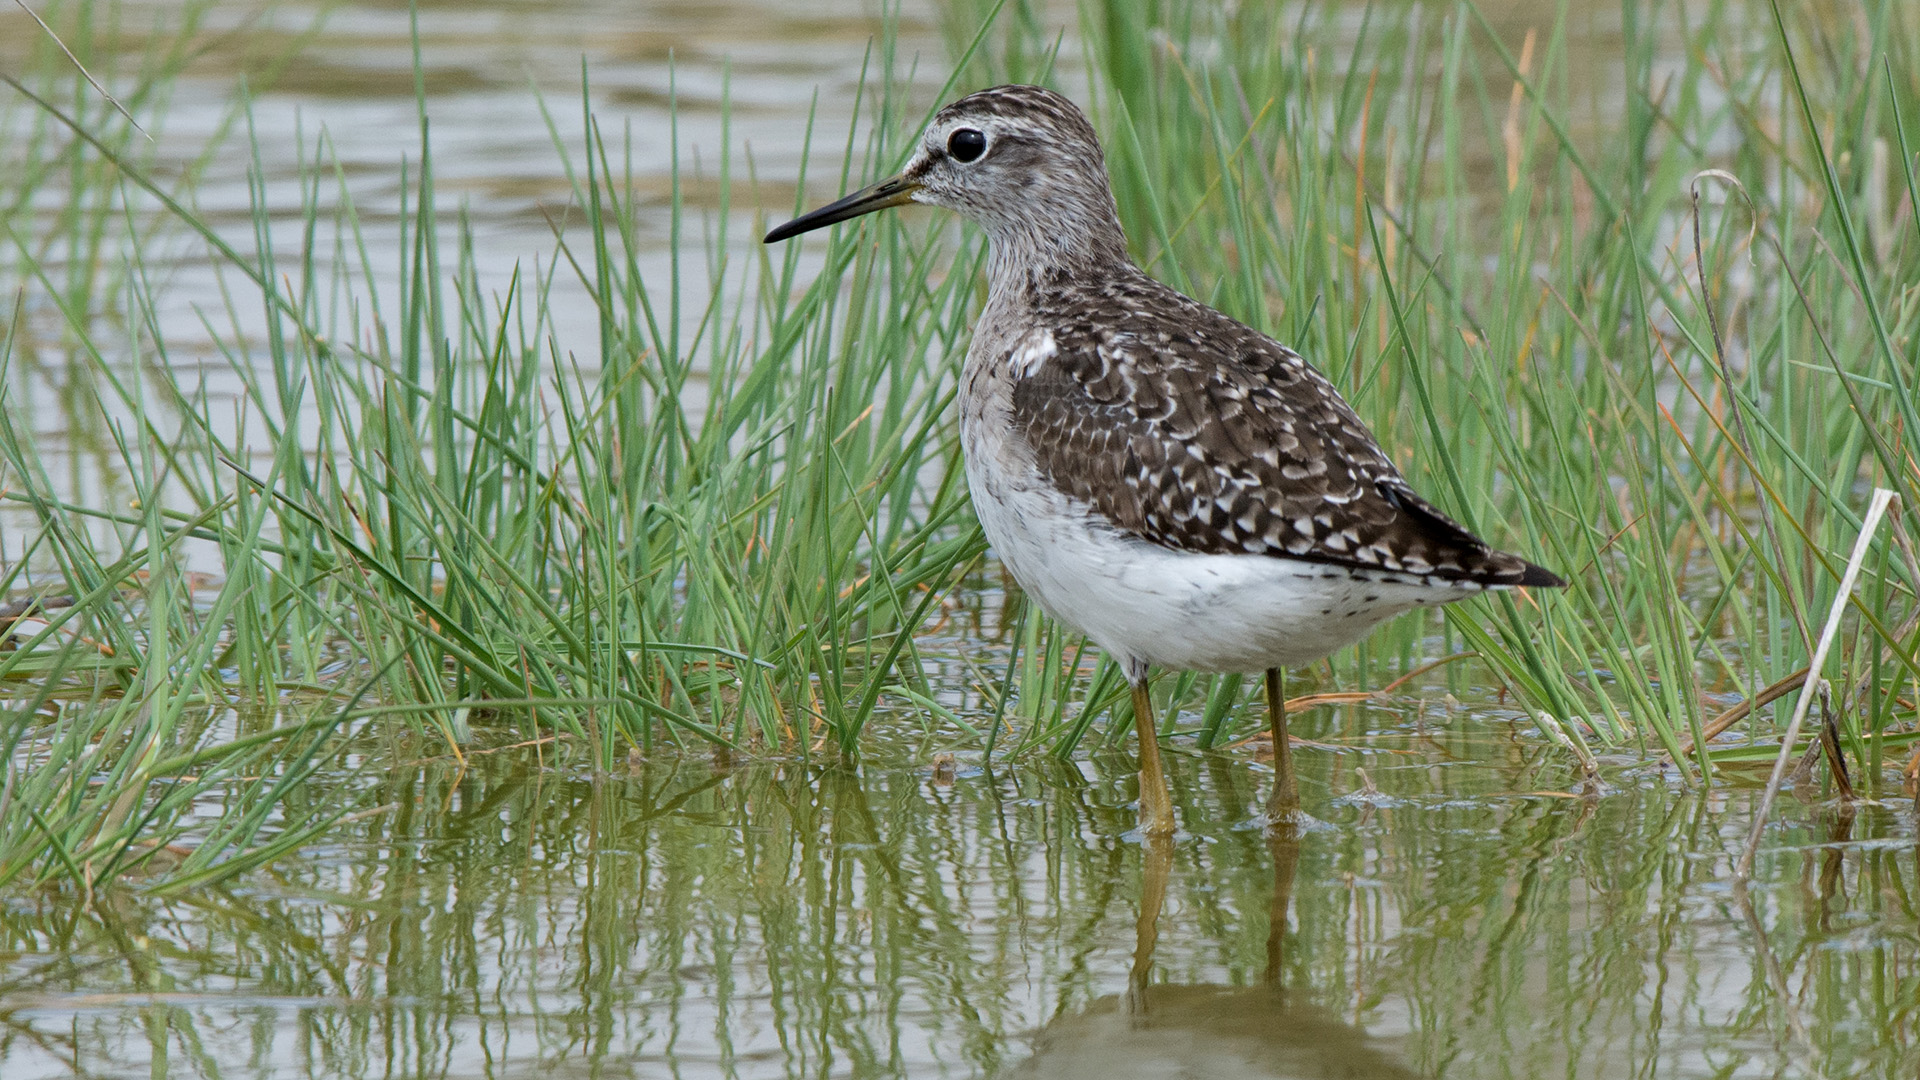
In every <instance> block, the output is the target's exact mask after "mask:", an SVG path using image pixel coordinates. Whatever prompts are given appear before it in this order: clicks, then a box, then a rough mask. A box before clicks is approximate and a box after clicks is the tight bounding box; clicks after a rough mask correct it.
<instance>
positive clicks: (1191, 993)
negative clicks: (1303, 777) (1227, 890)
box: [1004, 827, 1420, 1080]
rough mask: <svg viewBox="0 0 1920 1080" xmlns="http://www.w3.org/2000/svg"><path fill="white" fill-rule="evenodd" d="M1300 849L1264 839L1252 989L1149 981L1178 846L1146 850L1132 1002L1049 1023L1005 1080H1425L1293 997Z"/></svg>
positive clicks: (1276, 832)
mask: <svg viewBox="0 0 1920 1080" xmlns="http://www.w3.org/2000/svg"><path fill="white" fill-rule="evenodd" d="M1300 842H1301V841H1300V836H1299V834H1298V832H1297V831H1296V830H1295V829H1293V828H1291V827H1281V828H1276V829H1272V830H1270V831H1269V834H1268V836H1267V852H1268V857H1269V858H1270V859H1271V860H1272V863H1273V895H1272V903H1271V904H1270V905H1269V907H1268V911H1267V948H1266V954H1267V963H1266V969H1265V971H1264V972H1263V973H1262V977H1261V980H1260V981H1259V982H1257V983H1255V984H1253V985H1251V986H1208V985H1194V986H1181V985H1175V984H1170V983H1155V982H1154V981H1153V980H1152V970H1153V958H1154V951H1155V948H1156V946H1157V945H1158V944H1159V936H1160V927H1159V923H1160V917H1161V912H1162V909H1163V907H1164V906H1165V902H1166V892H1167V884H1168V878H1169V876H1170V874H1171V872H1172V868H1173V845H1172V843H1171V842H1170V841H1167V840H1164V839H1159V840H1151V841H1148V842H1147V845H1146V850H1145V853H1144V858H1143V860H1142V864H1141V877H1142V882H1141V889H1140V914H1139V917H1138V919H1137V920H1136V922H1135V924H1134V947H1133V963H1132V966H1131V967H1130V968H1129V969H1128V973H1127V989H1126V992H1125V993H1124V994H1121V995H1116V996H1110V997H1105V998H1101V999H1100V1000H1098V1001H1096V1002H1094V1003H1093V1005H1092V1006H1091V1007H1090V1008H1088V1009H1086V1010H1085V1011H1084V1012H1081V1013H1078V1014H1075V1015H1073V1016H1070V1017H1066V1018H1063V1019H1061V1020H1057V1021H1055V1022H1054V1023H1052V1024H1049V1025H1048V1026H1047V1028H1046V1030H1045V1031H1044V1032H1042V1033H1041V1034H1040V1036H1039V1037H1038V1038H1037V1039H1036V1040H1035V1044H1036V1045H1035V1053H1034V1055H1033V1056H1032V1057H1031V1058H1029V1059H1027V1060H1026V1061H1023V1062H1021V1063H1020V1064H1018V1065H1016V1066H1015V1067H1013V1068H1012V1069H1010V1070H1008V1071H1007V1072H1006V1073H1005V1074H1004V1076H1005V1077H1006V1080H1016V1078H1022V1077H1027V1078H1035V1080H1039V1078H1061V1080H1071V1078H1086V1080H1124V1078H1128V1077H1165V1076H1205V1077H1216V1078H1219V1080H1254V1078H1267V1080H1281V1078H1291V1080H1315V1078H1319V1080H1327V1078H1334V1077H1347V1078H1352V1077H1370V1078H1375V1080H1398V1078H1401V1077H1414V1076H1418V1075H1420V1074H1419V1073H1416V1072H1414V1071H1412V1070H1410V1069H1409V1068H1407V1067H1406V1065H1405V1064H1403V1063H1402V1062H1401V1061H1400V1059H1399V1057H1398V1055H1397V1054H1396V1053H1394V1051H1393V1050H1392V1048H1391V1047H1389V1046H1387V1045H1386V1044H1385V1042H1384V1041H1383V1040H1380V1039H1376V1038H1374V1037H1373V1036H1371V1035H1369V1034H1368V1032H1367V1031H1366V1029H1365V1028H1363V1027H1361V1026H1359V1025H1356V1024H1353V1023H1350V1022H1349V1021H1347V1020H1345V1019H1343V1018H1342V1017H1340V1016H1339V1015H1337V1014H1335V1013H1334V1012H1333V1011H1331V1010H1329V1009H1326V1008H1322V1007H1320V1006H1317V1005H1314V1004H1312V1003H1311V1000H1312V995H1311V991H1310V990H1308V991H1307V992H1301V993H1290V992H1289V991H1288V989H1287V987H1286V945H1287V936H1288V933H1289V925H1288V920H1289V917H1290V915H1291V908H1292V906H1293V879H1294V872H1295V870H1296V868H1297V867H1298V865H1299V861H1300Z"/></svg>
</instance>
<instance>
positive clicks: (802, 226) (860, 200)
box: [761, 175, 920, 244]
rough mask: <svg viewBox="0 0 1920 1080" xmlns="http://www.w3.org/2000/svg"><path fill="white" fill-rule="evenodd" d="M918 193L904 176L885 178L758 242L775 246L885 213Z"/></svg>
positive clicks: (918, 188)
mask: <svg viewBox="0 0 1920 1080" xmlns="http://www.w3.org/2000/svg"><path fill="white" fill-rule="evenodd" d="M919 190H920V182H919V181H918V180H910V179H908V178H907V177H906V176H904V175H902V176H894V177H889V178H888V179H885V180H882V181H880V182H879V183H877V184H875V185H873V186H872V187H869V188H861V189H860V190H859V191H856V192H854V193H853V194H851V195H849V196H847V197H846V198H844V199H841V200H840V201H839V202H831V203H828V204H827V205H825V206H823V207H821V208H820V209H818V210H815V211H812V212H811V213H806V214H801V215H800V216H799V217H797V218H794V219H793V220H792V221H789V222H787V223H786V224H785V225H781V226H778V227H776V228H775V229H773V230H772V231H771V232H769V233H767V236H766V239H765V240H762V241H761V243H763V244H777V243H779V242H780V241H782V240H785V239H787V238H788V237H791V236H799V235H800V234H801V233H803V232H812V231H813V230H815V229H824V228H826V227H827V226H829V225H832V224H834V223H835V222H840V221H845V220H847V219H848V218H857V217H859V216H860V215H862V214H871V213H873V212H874V211H875V210H885V209H886V208H887V207H889V206H900V205H903V204H905V203H910V202H912V201H913V193H914V192H916V191H919Z"/></svg>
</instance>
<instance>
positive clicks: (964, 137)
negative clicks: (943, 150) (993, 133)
mask: <svg viewBox="0 0 1920 1080" xmlns="http://www.w3.org/2000/svg"><path fill="white" fill-rule="evenodd" d="M986 152H987V137H986V135H985V134H984V133H982V132H979V131H975V130H974V129H973V128H961V129H960V130H959V131H956V132H954V133H953V134H951V135H949V136H947V153H949V154H952V155H953V160H955V161H958V162H961V163H963V164H964V163H965V162H969V161H972V160H973V159H975V158H977V157H979V156H980V155H981V154H984V153H986Z"/></svg>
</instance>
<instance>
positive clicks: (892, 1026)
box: [0, 709, 1920, 1080]
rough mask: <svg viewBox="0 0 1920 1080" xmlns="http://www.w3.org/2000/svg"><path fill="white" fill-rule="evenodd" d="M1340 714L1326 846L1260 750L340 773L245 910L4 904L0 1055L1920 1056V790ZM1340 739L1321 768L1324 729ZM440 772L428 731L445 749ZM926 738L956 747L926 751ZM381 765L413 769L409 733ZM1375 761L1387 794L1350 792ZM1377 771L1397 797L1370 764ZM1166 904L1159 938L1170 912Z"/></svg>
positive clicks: (125, 1058) (997, 1066) (815, 1071)
mask: <svg viewBox="0 0 1920 1080" xmlns="http://www.w3.org/2000/svg"><path fill="white" fill-rule="evenodd" d="M1445 719H1446V720H1447V726H1446V727H1444V728H1441V727H1437V726H1435V727H1426V726H1422V725H1419V724H1415V723H1411V722H1409V721H1407V720H1406V719H1405V714H1404V712H1401V711H1393V710H1380V709H1365V710H1351V709H1348V710H1340V711H1338V712H1327V711H1324V710H1323V711H1322V712H1321V713H1320V714H1317V715H1316V716H1315V717H1314V718H1313V719H1310V720H1309V721H1308V722H1306V723H1303V724H1301V725H1300V728H1301V731H1302V733H1303V734H1305V735H1307V736H1310V737H1312V738H1313V739H1315V740H1316V741H1320V742H1323V743H1326V744H1327V745H1325V746H1321V747H1312V746H1309V747H1303V748H1302V749H1301V750H1300V751H1299V752H1298V755H1297V756H1298V758H1299V760H1300V761H1301V768H1302V770H1303V781H1304V788H1305V795H1306V799H1307V803H1308V806H1309V808H1310V809H1311V810H1312V812H1313V813H1314V814H1315V815H1316V816H1317V817H1318V818H1319V819H1320V822H1321V824H1320V825H1319V826H1317V827H1315V828H1312V829H1310V830H1308V831H1307V832H1305V833H1304V834H1302V835H1299V836H1297V837H1295V838H1292V839H1286V838H1275V837H1271V836H1268V835H1266V834H1265V833H1263V832H1262V831H1261V830H1260V829H1258V828H1254V827H1251V825H1250V821H1251V817H1252V815H1253V813H1254V812H1255V811H1256V810H1257V809H1258V807H1259V805H1260V804H1261V801H1262V799H1263V797H1264V794H1265V783H1266V780H1267V776H1268V773H1267V770H1266V769H1265V768H1264V767H1261V766H1258V765H1255V764H1253V763H1252V755H1251V753H1250V751H1249V750H1247V749H1245V748H1242V749H1240V750H1236V751H1231V752H1227V753H1213V754H1203V753H1198V752H1191V751H1180V750H1178V749H1176V751H1175V752H1174V753H1173V754H1172V755H1171V769H1172V777H1173V782H1174V789H1175V799H1176V805H1177V806H1178V807H1179V809H1180V812H1181V818H1182V823H1183V829H1184V831H1183V833H1182V835H1181V836H1180V837H1179V838H1178V839H1177V841H1176V842H1174V843H1173V844H1172V845H1170V846H1167V847H1150V846H1143V845H1142V844H1140V843H1138V842H1135V841H1134V840H1133V839H1131V838H1130V837H1129V836H1128V835H1127V831H1128V829H1129V827H1130V825H1131V823H1132V811H1131V809H1130V806H1129V802H1130V800H1131V798H1132V796H1133V780H1132V773H1131V761H1130V759H1128V758H1125V757H1123V756H1120V755H1096V756H1095V757H1094V758H1093V759H1092V760H1088V761H1081V762H1074V763H1053V762H1030V763H1025V764H1022V765H1017V766H1007V767H995V768H994V769H991V770H987V769H982V768H979V767H978V766H977V765H969V764H967V763H966V762H964V761H962V762H960V763H958V764H957V765H956V766H955V768H954V769H953V771H952V772H948V771H947V770H946V769H945V768H939V769H936V768H933V767H929V766H924V765H923V766H899V767H886V766H870V767H866V768H863V769H859V770H848V769H842V768H826V767H817V766H810V765H807V764H805V763H801V762H797V761H790V762H760V763H753V764H747V765H741V766H737V767H727V766H726V765H724V764H719V763H715V762H714V761H712V760H710V759H707V758H705V757H698V758H692V757H690V758H685V759H670V760H660V761H652V762H646V763H642V764H637V765H636V766H635V767H634V768H633V769H632V770H631V771H630V773H628V774H624V775H617V776H605V777H600V778H597V779H596V778H594V777H592V776H588V775H583V774H581V773H580V772H578V771H577V770H574V769H571V768H570V767H568V766H567V765H566V764H565V763H564V762H559V763H556V762H555V761H554V760H553V757H552V755H553V754H554V753H555V751H554V749H553V747H551V746H548V747H545V748H542V749H541V751H540V755H541V757H543V758H544V761H542V760H536V757H535V754H534V752H533V751H528V750H516V751H511V752H503V753H498V754H491V755H477V756H475V757H473V758H472V759H471V761H470V763H469V766H468V767H466V768H465V769H462V768H460V767H459V766H458V765H457V764H456V763H454V762H452V761H450V760H446V759H444V758H441V759H437V760H426V761H421V762H417V763H415V764H412V765H409V766H405V767H401V768H397V769H392V770H387V769H384V768H382V769H380V770H377V771H373V772H371V773H370V774H369V775H363V776H341V777H335V778H332V779H330V780H328V781H326V782H325V783H323V784H322V785H321V788H322V789H323V790H324V789H326V788H330V787H332V786H333V785H334V784H340V785H348V786H352V787H355V788H357V789H358V792H357V805H360V806H362V807H364V808H366V809H368V810H372V811H373V812H372V813H367V814H364V816H360V817H357V818H355V819H353V820H350V821H348V822H344V823H342V824H341V825H340V826H338V827H337V828H336V829H334V830H333V831H332V833H331V834H330V836H329V838H328V840H327V841H326V842H325V843H324V844H322V845H319V846H316V847H313V848H310V849H308V850H307V851H305V852H303V853H302V855H301V856H300V857H299V858H296V859H291V860H287V861H286V862H284V863H283V864H282V865H281V866H279V867H278V868H277V869H276V870H274V871H273V872H271V873H267V874H262V875H257V876H256V877H254V878H252V879H249V880H248V882H247V883H246V884H245V886H244V887H240V888H234V889H231V890H226V891H220V892H212V893H205V894H198V895H193V896H189V897H183V898H179V899H174V900H167V901H162V900H151V899H140V898H135V897H131V896H128V895H127V894H126V893H124V892H122V893H120V894H117V895H116V896H115V897H114V898H111V899H105V900H102V901H100V902H98V903H97V904H95V905H94V906H93V907H91V908H82V907H77V906H75V905H74V903H73V902H72V901H71V900H70V899H67V898H55V897H52V896H46V897H39V898H35V897H15V898H14V899H12V900H11V901H9V902H8V904H7V906H6V907H5V908H4V909H3V910H0V972H3V973H4V974H0V1072H4V1074H5V1076H6V1077H7V1078H8V1080H16V1078H20V1080H37V1078H41V1077H65V1076H86V1077H131V1076H158V1075H177V1076H247V1077H296V1076H314V1075H318V1076H341V1077H372V1076H408V1077H420V1076H426V1077H523V1076H535V1075H542V1076H555V1077H570V1076H618V1077H626V1076H634V1077H651V1076H687V1077H706V1076H727V1077H802V1076H808V1077H812V1076H836V1077H837V1076H913V1077H925V1076H953V1077H961V1076H965V1077H993V1076H1005V1077H1092V1078H1098V1080H1118V1078H1121V1077H1170V1076H1194V1077H1224V1078H1237V1077H1334V1076H1340V1077H1355V1076H1360V1077H1400V1076H1435V1077H1439V1076H1444V1077H1496V1076H1497V1077H1537V1076H1545V1075H1566V1076H1582V1077H1593V1076H1628V1075H1633V1076H1667V1077H1674V1076H1782V1075H1785V1076H1816V1075H1826V1076H1866V1075H1874V1076H1891V1075H1912V1074H1913V1071H1914V1069H1915V1067H1916V1066H1917V1065H1920V1053H1917V1052H1916V1051H1915V1050H1913V1049H1912V1047H1911V1043H1912V1039H1911V1035H1912V1032H1911V1030H1910V1028H1911V1024H1912V1022H1913V1010H1914V1006H1915V1004H1916V1002H1917V1001H1920V996H1917V995H1920V972H1916V971H1915V970H1914V966H1913V957H1914V955H1915V953H1914V946H1915V936H1916V931H1915V926H1916V923H1915V914H1916V913H1915V911H1914V906H1913V905H1914V895H1915V891H1916V889H1917V888H1920V874H1917V872H1916V871H1917V868H1916V862H1917V858H1916V856H1917V854H1920V853H1917V852H1916V845H1915V835H1914V831H1913V827H1912V823H1911V821H1912V819H1911V815H1910V808H1909V807H1908V806H1906V805H1905V803H1904V800H1903V801H1902V803H1901V804H1898V805H1887V806H1873V805H1870V806H1865V807H1862V808H1860V809H1859V810H1858V811H1857V813H1856V814H1855V815H1854V816H1853V817H1852V819H1851V821H1848V820H1847V819H1846V818H1845V817H1843V816H1842V815H1841V814H1840V812H1839V811H1838V810H1837V809H1836V808H1834V807H1831V806H1822V805H1820V804H1817V803H1804V802H1798V801H1795V800H1792V799H1783V800H1782V801H1783V803H1785V806H1784V808H1783V811H1782V813H1781V815H1780V822H1781V823H1780V824H1779V825H1778V826H1777V827H1776V828H1774V829H1773V830H1772V832H1771V833H1770V835H1769V840H1768V844H1769V846H1768V847H1767V849H1766V850H1765V853H1764V854H1763V855H1762V857H1761V862H1760V871H1759V874H1758V876H1757V880H1756V882H1755V884H1754V886H1753V887H1752V889H1751V890H1750V892H1748V893H1746V894H1744V895H1743V894H1742V893H1741V892H1739V891H1737V890H1735V889H1733V888H1731V887H1730V886H1729V885H1728V884H1727V880H1728V876H1729V873H1728V872H1729V867H1730V864H1731V861H1732V858H1733V857H1734V855H1735V854H1736V853H1737V850H1738V847H1739V843H1740V841H1741V839H1742V838H1743V837H1744V832H1745V828H1746V824H1747V822H1748V821H1749V820H1750V819H1749V813H1750V811H1751V804H1752V801H1753V795H1754V790H1753V789H1752V788H1750V787H1739V786H1735V787H1722V788H1719V789H1716V790H1714V791H1711V792H1707V793H1699V792H1688V791H1683V790H1679V789H1676V788H1674V787H1671V786H1670V785H1669V784H1668V783H1667V782H1666V781H1665V780H1664V779H1663V778H1662V777H1660V776H1659V775H1658V773H1657V770H1649V769H1645V768H1642V769H1639V770H1638V771H1636V772H1633V773H1613V774H1610V775H1609V777H1608V781H1609V782H1608V784H1607V786H1606V787H1605V788H1604V789H1603V790H1602V791H1600V792H1598V793H1596V794H1593V795H1591V796H1590V797H1585V796H1582V795H1581V794H1579V792H1578V790H1577V785H1576V784H1575V782H1574V778H1573V777H1572V776H1570V775H1568V774H1567V773H1566V772H1564V771H1563V770H1562V768H1561V767H1560V766H1559V765H1558V764H1557V760H1558V759H1557V755H1555V754H1552V753H1547V752H1545V751H1544V748H1543V747H1542V746H1541V745H1540V744H1539V743H1538V742H1536V741H1533V740H1531V739H1530V738H1528V737H1523V736H1522V735H1521V734H1520V733H1519V732H1518V731H1517V730H1516V729H1513V728H1510V727H1509V726H1508V725H1507V724H1505V723H1504V722H1501V721H1499V720H1497V719H1490V718H1488V717H1487V716H1486V715H1484V714H1483V715H1480V716H1472V715H1454V716H1452V717H1449V718H1445ZM1335 743H1339V744H1343V745H1341V746H1339V748H1335V746H1334V745H1333V744H1335ZM423 749H426V750H427V751H428V752H429V753H431V752H432V751H431V748H423ZM935 749H937V747H935ZM389 752H392V753H397V754H399V755H400V756H401V757H406V756H408V755H407V748H406V747H405V746H398V747H391V748H389ZM1362 771H1364V773H1365V778H1363V777H1362ZM1366 778H1370V779H1371V781H1372V783H1373V785H1374V790H1371V791H1370V790H1368V789H1367V785H1366V782H1365V779H1366ZM1156 916H1157V917H1156Z"/></svg>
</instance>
